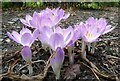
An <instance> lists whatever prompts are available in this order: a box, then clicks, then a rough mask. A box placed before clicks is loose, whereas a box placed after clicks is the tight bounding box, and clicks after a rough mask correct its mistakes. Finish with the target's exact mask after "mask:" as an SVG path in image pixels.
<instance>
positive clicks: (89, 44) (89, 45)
mask: <svg viewBox="0 0 120 81" xmlns="http://www.w3.org/2000/svg"><path fill="white" fill-rule="evenodd" d="M90 47H91V43H88V51H90V50H91V49H90Z"/></svg>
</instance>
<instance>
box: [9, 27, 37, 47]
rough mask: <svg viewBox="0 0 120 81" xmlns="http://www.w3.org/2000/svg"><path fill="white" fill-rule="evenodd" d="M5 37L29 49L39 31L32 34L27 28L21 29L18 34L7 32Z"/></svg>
mask: <svg viewBox="0 0 120 81" xmlns="http://www.w3.org/2000/svg"><path fill="white" fill-rule="evenodd" d="M7 35H8V36H9V37H10V38H11V39H13V40H14V41H16V42H17V43H19V44H21V45H23V46H29V47H30V46H31V45H32V43H33V42H34V40H35V39H36V38H37V37H38V35H39V31H38V30H37V29H36V30H34V32H33V33H32V32H31V31H30V30H29V29H28V28H23V29H22V30H21V31H20V34H19V33H18V32H16V31H13V32H12V33H9V32H7Z"/></svg>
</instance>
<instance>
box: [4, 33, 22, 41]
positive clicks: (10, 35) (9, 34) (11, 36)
mask: <svg viewBox="0 0 120 81" xmlns="http://www.w3.org/2000/svg"><path fill="white" fill-rule="evenodd" d="M6 34H7V36H9V37H10V38H11V39H13V40H14V41H16V42H17V43H20V42H19V41H18V40H17V39H16V38H15V37H14V36H13V35H12V34H11V33H9V32H7V33H6Z"/></svg>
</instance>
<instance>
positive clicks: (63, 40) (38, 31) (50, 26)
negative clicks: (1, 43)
mask: <svg viewBox="0 0 120 81" xmlns="http://www.w3.org/2000/svg"><path fill="white" fill-rule="evenodd" d="M69 16H70V14H69V13H67V14H65V12H64V10H63V9H60V8H56V9H55V8H54V9H49V8H46V9H45V10H42V11H41V12H40V13H38V12H34V13H33V16H30V15H26V17H25V19H20V21H21V22H22V23H23V24H24V25H26V26H28V27H32V28H33V29H34V31H33V33H32V32H31V30H29V29H28V28H24V27H23V29H22V30H21V31H20V34H19V33H17V32H16V31H13V32H12V33H9V32H7V35H8V36H9V37H10V38H11V39H13V40H14V41H16V42H17V43H19V44H21V45H23V48H22V51H21V55H22V57H23V59H24V60H25V61H26V62H27V63H30V62H31V59H32V52H31V49H30V47H31V45H32V43H33V42H34V41H35V39H37V38H38V39H39V40H40V41H41V42H42V45H43V46H47V47H49V48H50V49H52V51H53V52H52V53H53V57H52V58H50V64H51V66H52V69H53V71H54V73H55V75H56V79H59V78H60V69H61V66H62V64H63V61H64V50H63V48H65V47H68V49H69V47H70V48H71V47H72V46H74V43H75V42H76V41H77V40H78V39H79V38H80V37H81V38H82V39H83V44H82V52H83V54H85V46H86V44H87V43H93V42H96V41H97V39H98V38H99V36H100V35H103V34H106V33H108V32H110V31H112V30H113V29H114V28H115V27H112V26H111V25H107V21H106V20H105V19H104V18H100V19H97V18H96V19H95V18H93V17H89V18H88V19H87V20H86V21H85V22H80V24H76V25H74V26H73V27H72V26H69V27H68V28H66V29H65V28H61V27H59V26H57V24H58V23H59V22H60V21H61V20H62V19H67V18H68V17H69ZM73 48H74V47H73ZM70 56H72V58H74V57H73V56H74V55H72V54H70ZM70 58H71V57H70ZM71 60H73V59H71Z"/></svg>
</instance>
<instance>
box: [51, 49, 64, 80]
mask: <svg viewBox="0 0 120 81" xmlns="http://www.w3.org/2000/svg"><path fill="white" fill-rule="evenodd" d="M63 61H64V51H63V50H62V49H61V48H60V47H58V48H57V49H56V54H55V55H54V57H52V58H51V59H50V64H51V66H52V69H53V71H54V73H55V75H56V79H59V78H60V69H61V66H62V64H63Z"/></svg>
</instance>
